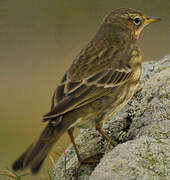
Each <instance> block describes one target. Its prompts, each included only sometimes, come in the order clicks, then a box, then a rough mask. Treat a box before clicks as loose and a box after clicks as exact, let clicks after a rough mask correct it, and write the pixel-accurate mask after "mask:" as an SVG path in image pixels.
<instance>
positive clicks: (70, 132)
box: [68, 128, 98, 165]
mask: <svg viewBox="0 0 170 180" xmlns="http://www.w3.org/2000/svg"><path fill="white" fill-rule="evenodd" d="M73 130H74V129H73V128H71V129H69V130H68V135H69V137H70V140H71V142H72V144H73V147H74V150H75V152H76V155H77V158H78V161H79V163H80V165H82V164H96V163H98V161H90V160H89V159H91V158H92V157H94V155H93V156H90V157H88V158H86V159H82V158H81V156H80V153H79V150H78V148H77V145H76V143H75V140H74V136H73Z"/></svg>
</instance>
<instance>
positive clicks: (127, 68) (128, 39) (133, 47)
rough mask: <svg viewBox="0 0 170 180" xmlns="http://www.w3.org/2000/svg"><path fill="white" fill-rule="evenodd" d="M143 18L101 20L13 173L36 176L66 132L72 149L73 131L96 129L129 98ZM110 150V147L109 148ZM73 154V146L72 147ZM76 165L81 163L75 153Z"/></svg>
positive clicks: (130, 13) (128, 12) (122, 15)
mask: <svg viewBox="0 0 170 180" xmlns="http://www.w3.org/2000/svg"><path fill="white" fill-rule="evenodd" d="M156 20H158V19H156V18H149V17H147V16H146V15H144V14H143V13H141V12H139V11H136V10H133V9H127V8H122V9H117V10H115V11H113V12H111V13H110V14H109V15H108V16H107V17H106V18H105V19H104V21H103V23H102V25H101V27H100V28H99V30H98V32H97V33H96V35H95V36H94V38H93V39H92V40H91V41H90V42H89V43H88V44H87V46H86V47H85V48H83V49H82V50H81V51H80V53H79V54H78V55H77V56H76V58H75V59H74V61H73V63H72V65H71V66H70V68H69V69H68V71H67V72H66V73H65V75H64V76H63V79H62V80H61V83H60V84H59V85H58V87H57V89H56V91H55V92H54V95H53V98H52V105H51V110H50V112H49V113H47V114H46V115H44V116H43V121H48V125H47V127H46V128H45V130H44V131H43V132H42V134H41V135H40V137H39V139H38V141H37V142H36V143H35V144H33V145H31V146H30V147H29V148H28V149H27V150H26V152H25V153H24V154H23V155H22V156H21V157H20V158H19V159H18V160H17V161H16V162H15V163H14V165H13V169H14V170H18V169H24V168H26V167H30V169H31V172H32V173H37V172H38V170H39V168H40V166H41V164H42V163H43V161H44V159H45V157H46V156H47V154H48V152H49V150H50V149H51V148H52V146H53V145H54V143H55V142H56V141H57V140H58V139H59V138H60V136H61V135H62V134H63V133H64V132H65V131H68V133H69V136H70V138H71V141H72V142H73V145H74V139H73V137H72V131H73V129H74V127H75V126H76V127H79V128H89V127H96V129H97V130H98V131H99V132H100V133H101V134H102V135H103V136H104V137H105V138H106V139H107V140H108V139H109V138H108V137H107V136H106V135H105V134H104V132H103V131H102V130H101V128H102V125H103V123H104V121H105V120H107V119H108V117H109V116H112V115H114V114H115V113H116V112H118V111H119V110H120V109H121V108H122V107H123V106H124V105H126V104H127V102H128V100H129V99H131V97H132V96H133V94H134V92H135V90H136V88H137V85H138V82H139V79H140V74H141V63H142V61H141V60H142V59H141V54H140V50H139V48H138V46H137V40H138V37H139V34H140V32H141V30H142V29H143V27H144V26H145V25H147V24H149V23H150V22H153V21H156ZM111 144H112V145H115V143H113V142H112V143H111ZM74 148H75V150H76V146H75V145H74ZM76 153H77V156H78V160H79V161H80V162H81V161H82V160H81V158H80V155H79V153H78V152H77V150H76Z"/></svg>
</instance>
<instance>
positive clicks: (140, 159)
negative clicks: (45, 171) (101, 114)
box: [54, 55, 170, 180]
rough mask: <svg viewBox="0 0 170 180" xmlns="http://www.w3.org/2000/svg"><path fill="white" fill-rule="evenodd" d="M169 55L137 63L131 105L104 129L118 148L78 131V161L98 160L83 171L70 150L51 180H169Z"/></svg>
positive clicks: (92, 132) (90, 132) (92, 133)
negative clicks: (138, 69) (138, 74)
mask: <svg viewBox="0 0 170 180" xmlns="http://www.w3.org/2000/svg"><path fill="white" fill-rule="evenodd" d="M169 92H170V55H169V56H166V57H164V58H163V59H162V60H160V61H158V62H155V61H154V62H146V63H143V72H142V77H141V81H140V86H139V88H138V90H137V92H136V94H135V95H134V97H133V99H132V100H131V101H130V102H129V103H128V105H126V106H125V107H124V108H123V109H122V110H121V111H120V112H119V113H118V114H117V115H116V116H114V117H112V118H111V119H110V120H108V121H107V122H106V123H105V125H104V131H105V132H106V133H107V134H108V136H109V137H111V139H113V140H114V141H116V142H117V143H118V145H117V146H116V147H115V148H112V147H109V148H108V143H107V142H106V141H105V140H104V139H103V138H102V137H101V136H100V135H99V134H98V132H97V131H96V130H94V129H87V130H81V131H80V133H79V135H78V137H77V138H76V144H77V145H78V148H79V150H80V153H81V155H82V156H83V157H88V156H91V155H93V154H99V156H98V157H96V158H98V159H100V163H98V164H97V166H96V167H94V166H89V165H85V166H84V165H83V166H82V167H81V169H80V171H79V175H78V177H75V172H76V170H77V167H78V160H77V157H76V154H75V152H74V149H73V147H72V146H70V147H69V148H68V149H67V150H66V152H65V153H64V154H63V155H62V156H61V157H60V159H59V160H58V162H57V164H56V168H55V169H54V180H62V179H64V180H66V179H67V180H69V179H70V180H71V179H77V180H105V179H106V180H133V179H134V180H136V179H137V180H148V179H152V180H166V179H167V180H168V179H170V103H169V99H170V93H169Z"/></svg>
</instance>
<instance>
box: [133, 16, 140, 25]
mask: <svg viewBox="0 0 170 180" xmlns="http://www.w3.org/2000/svg"><path fill="white" fill-rule="evenodd" d="M133 22H134V23H135V24H136V25H138V26H139V25H140V24H141V19H140V18H139V17H135V18H134V19H133Z"/></svg>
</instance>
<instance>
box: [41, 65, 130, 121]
mask: <svg viewBox="0 0 170 180" xmlns="http://www.w3.org/2000/svg"><path fill="white" fill-rule="evenodd" d="M131 74H132V72H131V69H130V68H123V69H114V70H113V69H111V68H110V69H105V70H101V71H99V72H97V73H95V74H93V75H91V76H89V77H88V78H85V79H83V80H81V81H77V82H71V81H70V80H69V79H68V78H67V74H66V75H65V76H64V78H63V80H62V83H61V84H60V85H59V86H58V87H57V89H56V91H55V92H54V95H53V98H52V106H51V111H50V112H49V113H47V114H46V115H44V116H43V121H46V120H51V119H55V118H57V117H58V116H61V115H63V114H65V113H67V112H69V111H72V110H74V109H77V108H80V107H81V106H84V105H86V104H88V103H91V102H93V101H95V100H96V99H98V98H100V97H102V96H104V95H106V94H108V93H110V92H111V91H112V90H113V89H114V88H115V87H116V86H120V85H122V84H124V83H125V82H127V81H128V80H129V77H130V76H131Z"/></svg>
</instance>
